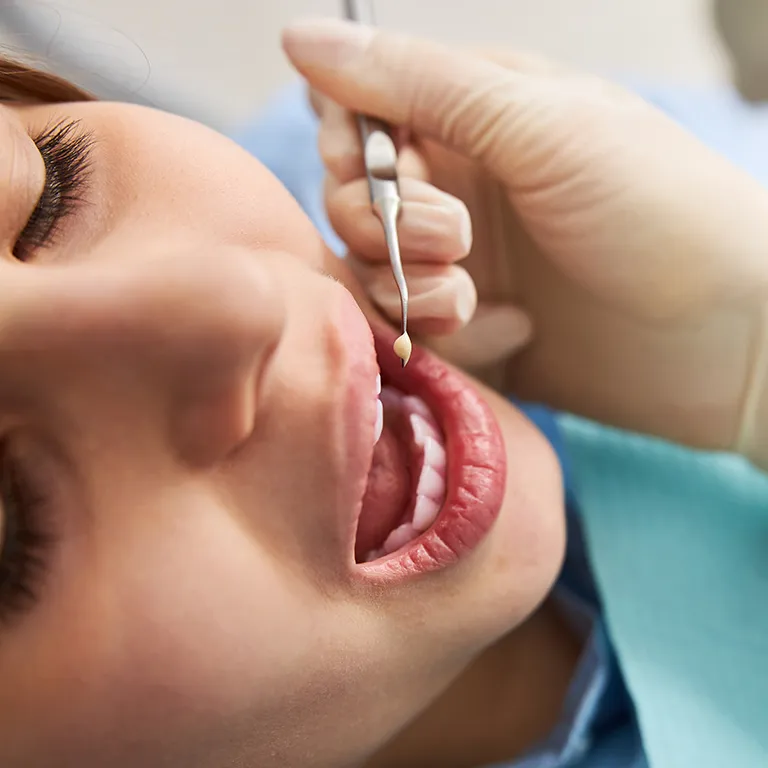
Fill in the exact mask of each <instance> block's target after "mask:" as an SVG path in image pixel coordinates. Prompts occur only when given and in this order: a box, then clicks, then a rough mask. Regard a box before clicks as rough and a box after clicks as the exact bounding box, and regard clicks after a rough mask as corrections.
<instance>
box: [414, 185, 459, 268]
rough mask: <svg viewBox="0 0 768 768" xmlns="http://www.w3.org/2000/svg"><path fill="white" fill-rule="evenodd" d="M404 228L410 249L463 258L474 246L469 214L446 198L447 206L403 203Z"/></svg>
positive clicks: (444, 204) (453, 201)
mask: <svg viewBox="0 0 768 768" xmlns="http://www.w3.org/2000/svg"><path fill="white" fill-rule="evenodd" d="M401 227H402V229H403V231H404V232H406V231H407V237H408V246H409V247H410V248H412V249H414V250H418V251H424V252H426V253H435V254H437V255H439V256H442V257H450V258H463V257H464V256H466V255H467V254H468V253H469V251H470V249H471V247H472V221H471V219H470V217H469V213H468V211H467V209H466V208H465V207H464V206H463V205H457V204H456V201H455V200H454V199H452V198H449V197H448V196H447V195H446V202H445V203H421V202H415V201H406V202H405V203H403V213H402V218H401ZM404 237H405V235H404Z"/></svg>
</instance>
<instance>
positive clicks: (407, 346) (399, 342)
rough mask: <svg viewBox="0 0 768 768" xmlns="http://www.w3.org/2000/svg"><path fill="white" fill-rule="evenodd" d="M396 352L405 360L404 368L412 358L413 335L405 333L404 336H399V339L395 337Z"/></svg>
mask: <svg viewBox="0 0 768 768" xmlns="http://www.w3.org/2000/svg"><path fill="white" fill-rule="evenodd" d="M393 347H394V350H395V354H396V355H397V356H398V357H399V358H400V360H402V362H403V368H405V366H406V365H407V364H408V361H409V360H410V359H411V353H412V352H413V344H412V343H411V337H410V336H409V335H408V334H407V333H404V334H403V335H402V336H398V337H397V339H395V343H394V345H393Z"/></svg>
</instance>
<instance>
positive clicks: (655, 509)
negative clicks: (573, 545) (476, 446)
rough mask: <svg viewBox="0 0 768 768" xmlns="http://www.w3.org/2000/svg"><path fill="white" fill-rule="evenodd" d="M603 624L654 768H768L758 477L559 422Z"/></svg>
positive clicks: (764, 547)
mask: <svg viewBox="0 0 768 768" xmlns="http://www.w3.org/2000/svg"><path fill="white" fill-rule="evenodd" d="M559 423H560V425H561V427H562V429H563V431H564V434H565V437H566V445H567V452H568V456H569V460H571V461H572V462H573V466H574V477H575V478H576V482H577V486H578V487H577V491H578V495H579V501H580V504H581V512H582V519H583V521H584V529H585V534H586V539H587V545H588V549H589V553H590V562H591V563H592V565H593V567H594V569H595V574H596V577H597V582H598V585H599V589H600V595H601V600H602V604H603V606H604V612H605V615H606V617H607V623H608V626H609V627H610V631H611V635H612V638H613V639H614V642H615V646H616V648H617V650H618V654H619V658H620V660H621V664H622V670H623V672H624V674H625V676H626V679H627V681H628V683H629V687H630V689H631V691H632V694H633V699H634V702H635V705H636V707H637V711H638V717H639V720H640V724H641V729H642V734H643V743H644V745H645V750H646V753H647V755H648V759H649V762H650V764H651V765H653V766H654V768H681V767H686V768H687V766H691V767H692V768H723V767H724V766H734V767H736V766H737V767H738V768H765V766H766V765H768V611H767V610H766V609H765V606H766V595H768V477H766V475H764V474H763V473H761V472H759V471H758V470H756V469H755V468H754V467H752V466H751V465H749V464H748V463H747V462H746V461H745V460H744V459H741V458H740V457H736V456H731V455H723V454H709V453H699V452H694V451H691V450H688V449H685V448H682V447H680V446H677V445H672V444H669V443H665V442H663V441H661V440H656V439H652V438H647V437H642V436H639V435H633V434H629V433H625V432H621V431H619V430H612V429H608V428H606V427H604V426H601V425H596V424H592V423H590V422H586V421H584V420H581V419H577V418H575V417H573V416H561V417H560V418H559Z"/></svg>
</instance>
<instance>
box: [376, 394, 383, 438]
mask: <svg viewBox="0 0 768 768" xmlns="http://www.w3.org/2000/svg"><path fill="white" fill-rule="evenodd" d="M383 431H384V404H383V403H382V402H381V400H379V399H378V398H376V431H375V434H374V442H378V441H379V438H380V437H381V433H382V432H383Z"/></svg>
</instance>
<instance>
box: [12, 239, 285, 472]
mask: <svg viewBox="0 0 768 768" xmlns="http://www.w3.org/2000/svg"><path fill="white" fill-rule="evenodd" d="M14 268H15V269H16V270H17V273H16V274H15V275H14V278H15V282H14V283H13V288H12V290H9V291H8V292H7V294H8V297H9V301H6V302H4V304H5V309H4V310H2V309H0V318H3V316H4V319H0V368H3V367H4V368H5V373H4V374H3V373H0V380H2V379H3V378H5V379H6V383H8V382H12V381H13V382H16V385H17V386H19V385H21V384H20V382H23V386H26V387H28V388H30V387H31V388H32V389H34V390H35V391H37V392H40V393H42V395H43V396H44V397H53V396H54V395H55V392H53V391H52V386H53V385H55V386H56V387H57V388H58V389H59V390H61V388H62V382H63V381H66V382H67V386H68V388H69V391H70V394H71V393H74V394H73V395H72V397H71V398H68V401H69V402H75V403H77V407H78V408H87V407H88V402H89V399H90V398H92V397H93V395H94V394H95V390H98V399H99V400H100V402H102V403H103V401H104V399H105V397H108V396H109V390H110V389H112V390H114V396H115V398H116V402H115V403H114V407H115V408H117V409H121V410H122V412H123V413H125V414H127V413H128V412H129V411H130V409H131V407H132V406H134V407H135V405H136V403H138V402H139V401H141V402H143V403H146V402H147V401H148V398H149V400H154V401H155V402H158V403H160V404H161V407H162V408H163V409H164V410H165V420H166V424H165V428H166V430H168V432H169V436H170V439H171V441H172V442H173V443H174V447H175V449H176V450H178V451H179V453H181V454H183V455H184V458H185V459H187V460H189V461H207V460H211V458H212V455H213V454H214V453H216V452H217V451H221V450H224V448H225V443H227V441H232V440H235V439H236V435H235V432H237V431H238V430H242V429H243V428H244V427H243V424H244V423H245V421H246V420H248V419H251V420H252V410H253V408H254V395H255V388H254V387H253V386H252V383H253V382H254V381H256V380H258V378H259V372H260V370H261V368H262V367H263V366H264V365H265V363H266V360H267V358H268V356H269V354H270V353H271V351H272V350H273V349H274V348H275V347H276V345H277V343H278V342H279V339H280V337H281V334H282V331H283V326H284V323H285V303H284V297H283V294H282V291H281V290H280V289H279V286H278V281H277V278H276V277H275V276H274V275H273V274H271V272H270V270H269V269H267V268H265V267H264V266H263V265H261V264H260V263H259V260H258V257H255V256H254V255H253V254H252V253H247V252H242V251H239V250H232V251H231V252H224V253H220V254H218V255H217V257H215V258H214V257H212V256H211V254H210V253H209V252H205V253H185V254H183V255H179V256H178V257H176V258H163V259H158V260H155V261H153V262H145V263H141V262H140V261H137V260H135V261H132V262H127V263H126V262H125V261H124V262H121V263H103V264H98V263H96V264H81V265H68V266H61V267H58V266H45V267H40V268H35V267H25V266H23V265H22V266H21V267H18V268H16V267H14ZM0 290H3V289H2V287H0ZM3 293H6V291H5V290H3ZM3 360H5V364H4V365H3V364H2V361H3ZM134 395H135V397H134ZM118 396H119V402H117V398H118ZM110 405H112V404H110ZM116 415H119V414H116Z"/></svg>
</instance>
